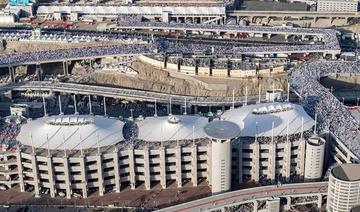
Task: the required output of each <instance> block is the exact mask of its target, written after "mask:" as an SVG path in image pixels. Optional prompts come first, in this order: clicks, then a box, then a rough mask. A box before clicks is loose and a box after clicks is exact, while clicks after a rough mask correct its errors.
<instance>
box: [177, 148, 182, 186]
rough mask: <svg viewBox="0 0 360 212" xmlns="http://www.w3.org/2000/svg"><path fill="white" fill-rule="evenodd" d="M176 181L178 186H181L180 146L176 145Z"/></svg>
mask: <svg viewBox="0 0 360 212" xmlns="http://www.w3.org/2000/svg"><path fill="white" fill-rule="evenodd" d="M175 155H176V182H177V186H178V188H181V187H182V173H181V170H182V168H181V146H177V147H176V153H175Z"/></svg>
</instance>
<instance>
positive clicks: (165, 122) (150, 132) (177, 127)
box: [137, 115, 208, 141]
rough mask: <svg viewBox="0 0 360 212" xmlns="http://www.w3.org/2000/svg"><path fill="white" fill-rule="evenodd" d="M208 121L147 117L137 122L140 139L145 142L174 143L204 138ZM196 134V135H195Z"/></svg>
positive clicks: (187, 116) (175, 117)
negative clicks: (175, 141)
mask: <svg viewBox="0 0 360 212" xmlns="http://www.w3.org/2000/svg"><path fill="white" fill-rule="evenodd" d="M207 123H208V119H207V118H204V117H200V116H191V115H182V116H175V115H171V116H159V117H147V118H145V119H144V120H141V121H139V122H137V125H138V128H139V135H138V139H141V140H144V141H172V140H186V139H192V138H193V134H194V139H198V138H204V137H206V134H205V132H204V127H205V125H206V124H207ZM193 132H194V133H193Z"/></svg>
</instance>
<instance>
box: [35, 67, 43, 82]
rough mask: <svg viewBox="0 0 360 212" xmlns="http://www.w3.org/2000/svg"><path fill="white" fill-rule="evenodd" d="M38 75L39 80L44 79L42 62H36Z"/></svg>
mask: <svg viewBox="0 0 360 212" xmlns="http://www.w3.org/2000/svg"><path fill="white" fill-rule="evenodd" d="M36 76H37V80H38V81H42V69H41V66H40V64H36Z"/></svg>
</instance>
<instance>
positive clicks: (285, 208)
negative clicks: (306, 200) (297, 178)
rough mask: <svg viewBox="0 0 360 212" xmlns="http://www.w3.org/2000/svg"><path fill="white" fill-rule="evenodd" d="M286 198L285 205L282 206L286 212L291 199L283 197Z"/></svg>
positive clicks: (289, 206)
mask: <svg viewBox="0 0 360 212" xmlns="http://www.w3.org/2000/svg"><path fill="white" fill-rule="evenodd" d="M285 198H286V205H284V210H285V211H288V210H290V208H291V197H285Z"/></svg>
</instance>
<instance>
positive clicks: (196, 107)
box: [194, 105, 198, 114]
mask: <svg viewBox="0 0 360 212" xmlns="http://www.w3.org/2000/svg"><path fill="white" fill-rule="evenodd" d="M197 113H198V106H197V105H194V114H197Z"/></svg>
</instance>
